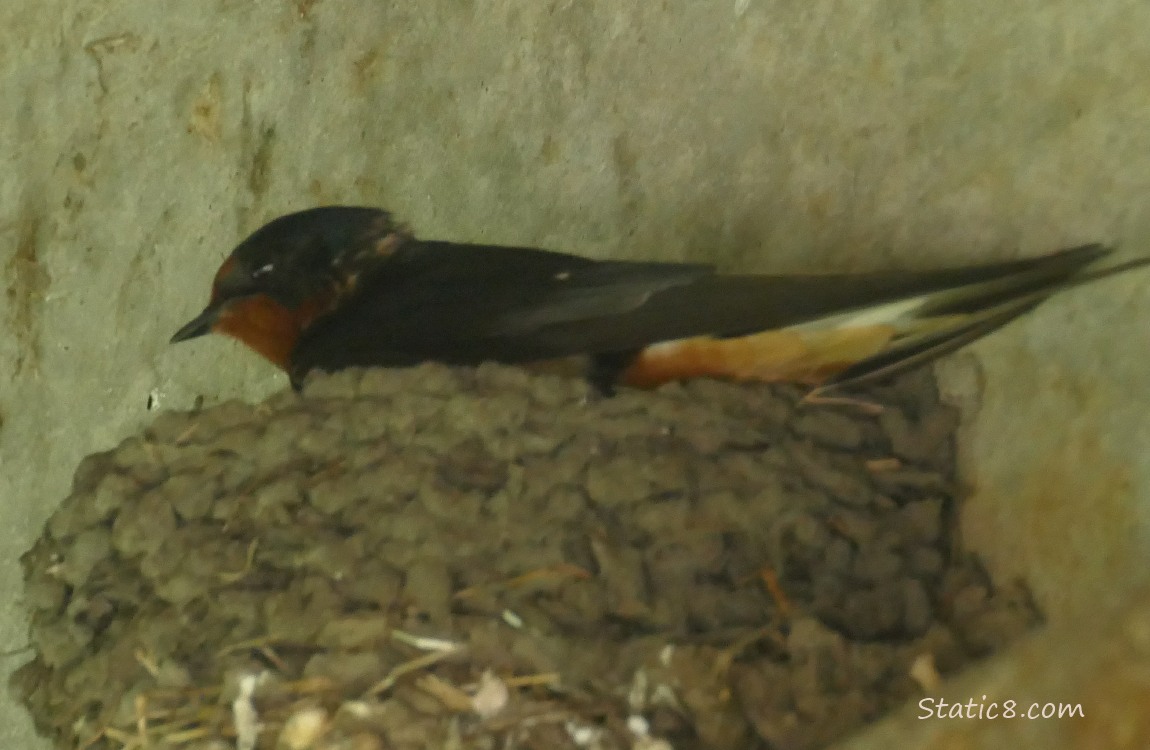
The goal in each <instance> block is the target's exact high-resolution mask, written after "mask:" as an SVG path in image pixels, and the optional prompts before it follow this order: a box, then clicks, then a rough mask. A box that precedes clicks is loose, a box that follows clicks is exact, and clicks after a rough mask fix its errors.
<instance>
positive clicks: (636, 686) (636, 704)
mask: <svg viewBox="0 0 1150 750" xmlns="http://www.w3.org/2000/svg"><path fill="white" fill-rule="evenodd" d="M627 705H628V706H630V708H631V711H633V712H634V713H639V712H640V711H642V710H643V709H644V708H646V707H647V672H646V671H645V670H644V669H643V668H642V667H640V668H639V669H636V670H635V675H634V676H633V677H632V678H631V690H630V691H629V692H628V693H627Z"/></svg>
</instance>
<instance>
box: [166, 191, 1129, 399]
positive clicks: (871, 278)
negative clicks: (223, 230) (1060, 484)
mask: <svg viewBox="0 0 1150 750" xmlns="http://www.w3.org/2000/svg"><path fill="white" fill-rule="evenodd" d="M1111 252H1112V248H1110V247H1107V246H1105V245H1103V244H1098V243H1093V244H1084V245H1079V246H1075V247H1070V248H1067V249H1063V250H1059V251H1057V252H1053V253H1050V254H1047V255H1043V256H1038V257H1034V258H1029V259H1023V260H1011V261H1001V262H993V263H983V264H979V265H970V266H965V267H949V268H943V269H936V270H920V271H914V270H910V271H908V270H888V271H871V272H862V273H809V274H775V275H770V274H729V273H720V272H719V271H717V270H716V269H715V268H714V267H713V266H710V265H706V264H696V263H667V262H645V261H631V260H626V261H624V260H597V259H591V258H586V257H582V256H579V255H574V254H569V253H565V252H557V251H550V250H541V249H536V248H528V247H507V246H497V245H478V244H466V243H457V242H446V241H438V240H424V239H419V238H417V237H416V236H415V235H414V234H413V233H412V232H411V230H410V229H409V228H407V227H406V226H405V225H403V224H402V223H400V222H398V221H397V220H396V219H395V218H393V216H392V214H391V213H389V212H388V211H386V210H383V209H379V208H371V207H362V206H321V207H316V208H310V209H306V210H302V211H298V212H295V213H290V214H286V215H284V216H281V217H279V218H276V219H274V220H272V221H270V222H268V223H267V224H265V225H264V226H262V227H260V228H259V229H257V230H256V231H255V232H253V233H252V234H251V235H249V236H248V237H247V238H246V239H244V240H243V241H242V242H240V243H239V245H237V246H236V247H235V249H234V250H233V251H232V252H231V254H230V255H229V256H228V258H227V259H226V260H225V261H224V262H223V264H222V265H221V266H220V268H219V270H218V271H217V272H216V274H215V277H214V279H213V281H212V285H211V296H210V299H209V302H208V305H207V306H206V307H205V308H204V310H203V311H202V312H201V313H200V314H199V315H197V316H196V317H194V318H193V319H192V320H190V321H189V322H188V323H186V324H185V325H184V326H182V327H181V328H180V329H179V330H178V331H177V332H176V333H175V335H174V336H173V337H172V339H171V341H172V343H176V342H181V341H187V340H189V339H193V338H196V337H199V336H202V335H204V334H207V333H211V332H216V333H222V334H225V335H227V336H230V337H232V338H235V339H237V340H239V341H240V342H242V343H243V344H245V345H247V346H248V347H249V348H251V349H252V350H254V351H255V352H256V353H258V354H259V355H262V356H263V357H264V358H265V359H267V360H268V361H269V362H271V363H272V364H274V365H275V366H277V367H279V368H280V369H282V370H283V371H285V372H286V373H287V375H288V376H289V379H290V382H291V384H292V386H293V387H295V388H296V389H297V390H298V389H299V388H301V387H302V384H303V382H304V379H305V378H306V376H307V375H308V374H309V373H310V372H312V371H324V372H335V371H339V370H342V369H345V368H350V367H409V366H414V365H418V364H420V363H423V362H440V363H444V364H448V365H455V366H467V365H478V364H480V363H483V362H488V361H491V362H499V363H504V364H511V365H522V366H525V367H535V368H539V369H551V368H554V367H555V365H556V363H566V364H568V365H570V364H572V363H574V364H575V365H577V367H578V370H579V371H580V372H581V373H582V374H583V375H584V376H586V377H587V378H588V380H589V381H590V382H591V383H592V384H593V385H594V386H595V387H596V388H597V389H598V390H600V391H601V392H603V393H604V394H611V393H613V392H614V391H615V389H616V388H617V387H619V386H629V387H635V388H654V387H657V386H659V385H662V384H664V383H668V382H672V381H680V380H687V379H691V378H699V377H710V378H719V379H727V380H734V381H760V382H789V383H796V384H800V385H802V386H804V387H805V388H806V389H807V393H808V395H809V396H811V397H817V396H819V395H825V394H827V393H830V392H832V391H833V390H835V389H846V388H853V387H858V386H862V385H865V384H868V383H871V382H874V381H882V380H886V379H889V378H892V377H894V376H895V375H898V374H900V373H903V372H905V371H907V370H910V369H912V368H915V367H918V366H920V365H923V364H925V363H927V362H930V361H932V360H934V359H936V358H938V357H941V356H943V355H946V354H948V353H951V352H953V351H955V350H956V349H958V348H960V347H962V346H964V345H966V344H968V343H970V342H972V341H974V340H976V339H979V338H981V337H983V336H985V335H987V334H989V333H991V332H992V331H995V330H997V329H999V328H1001V327H1002V326H1004V325H1006V324H1007V323H1009V322H1010V321H1012V320H1014V319H1015V318H1018V317H1019V316H1021V315H1023V314H1025V313H1027V312H1030V311H1031V310H1033V309H1034V308H1035V307H1037V306H1038V305H1039V304H1041V303H1042V302H1043V301H1045V300H1046V299H1047V298H1049V297H1050V296H1051V295H1053V294H1055V293H1056V292H1059V291H1061V290H1064V289H1067V288H1070V287H1074V286H1077V285H1080V284H1083V283H1086V282H1090V281H1094V280H1097V279H1100V278H1103V277H1107V276H1111V275H1113V274H1116V273H1120V272H1124V271H1128V270H1131V269H1134V268H1137V267H1140V266H1144V265H1147V264H1150V256H1145V257H1138V258H1134V259H1132V260H1127V261H1125V262H1122V263H1112V264H1109V265H1105V264H1101V261H1103V260H1104V259H1106V258H1107V257H1108V256H1110V255H1111ZM1100 266H1102V267H1100Z"/></svg>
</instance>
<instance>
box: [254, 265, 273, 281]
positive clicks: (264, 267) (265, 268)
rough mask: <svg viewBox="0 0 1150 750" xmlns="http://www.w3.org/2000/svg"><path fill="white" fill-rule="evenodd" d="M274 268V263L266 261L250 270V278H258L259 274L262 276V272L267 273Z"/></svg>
mask: <svg viewBox="0 0 1150 750" xmlns="http://www.w3.org/2000/svg"><path fill="white" fill-rule="evenodd" d="M274 270H275V264H273V263H267V264H265V265H262V266H260V267H259V268H257V269H256V270H254V271H252V278H253V279H258V278H259V277H260V276H263V275H264V274H269V273H271V272H272V271H274Z"/></svg>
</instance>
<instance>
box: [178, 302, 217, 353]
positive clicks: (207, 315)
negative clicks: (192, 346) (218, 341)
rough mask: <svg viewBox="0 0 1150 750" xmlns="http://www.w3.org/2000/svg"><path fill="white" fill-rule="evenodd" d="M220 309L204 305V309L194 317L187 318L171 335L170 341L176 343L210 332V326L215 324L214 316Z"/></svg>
mask: <svg viewBox="0 0 1150 750" xmlns="http://www.w3.org/2000/svg"><path fill="white" fill-rule="evenodd" d="M219 314H220V310H219V308H218V307H212V306H209V307H206V308H204V311H203V312H202V313H200V314H199V315H197V316H196V317H194V318H192V319H191V320H189V321H188V322H187V323H185V324H184V326H183V327H182V328H180V330H178V331H176V335H175V336H172V340H171V342H170V343H173V344H178V343H179V342H181V341H187V340H188V339H194V338H196V337H197V336H203V335H204V334H206V333H211V332H212V326H213V325H215V322H216V318H217V317H219Z"/></svg>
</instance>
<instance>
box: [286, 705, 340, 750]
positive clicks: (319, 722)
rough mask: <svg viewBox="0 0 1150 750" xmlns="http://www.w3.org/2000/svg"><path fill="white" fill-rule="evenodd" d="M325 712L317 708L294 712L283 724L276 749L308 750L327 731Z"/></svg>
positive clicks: (327, 724)
mask: <svg viewBox="0 0 1150 750" xmlns="http://www.w3.org/2000/svg"><path fill="white" fill-rule="evenodd" d="M328 726H329V723H328V715H327V711H325V710H324V709H322V708H320V707H319V706H312V707H311V708H304V709H301V710H299V711H296V712H295V713H294V714H292V715H291V716H289V717H288V720H287V721H285V722H284V727H283V729H282V730H280V736H279V739H277V740H276V747H277V748H283V750H308V748H311V747H313V746H314V745H315V743H316V741H318V740H319V738H320V737H322V736H323V734H324V733H325V732H326V731H327V729H328Z"/></svg>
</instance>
